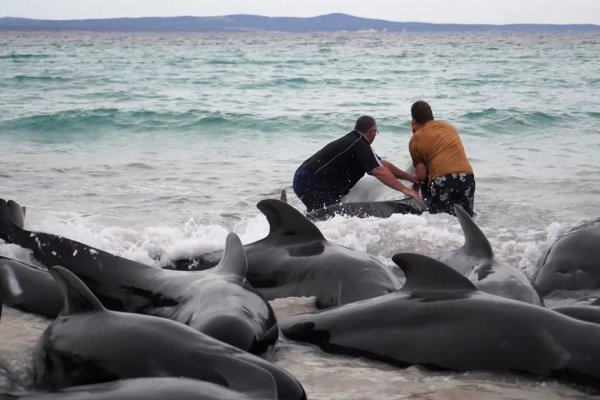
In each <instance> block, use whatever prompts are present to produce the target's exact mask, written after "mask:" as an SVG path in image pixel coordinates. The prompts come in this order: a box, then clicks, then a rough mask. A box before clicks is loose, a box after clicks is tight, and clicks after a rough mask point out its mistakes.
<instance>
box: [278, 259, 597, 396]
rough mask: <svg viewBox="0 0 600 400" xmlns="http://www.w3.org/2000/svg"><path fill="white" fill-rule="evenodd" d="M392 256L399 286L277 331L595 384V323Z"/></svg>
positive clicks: (353, 348)
mask: <svg viewBox="0 0 600 400" xmlns="http://www.w3.org/2000/svg"><path fill="white" fill-rule="evenodd" d="M393 260H394V262H395V263H396V264H397V265H398V266H399V267H400V268H401V269H402V271H403V272H404V274H405V276H406V284H405V285H404V287H403V288H402V289H401V290H400V291H398V292H396V293H390V294H387V295H383V296H379V297H376V298H372V299H367V300H364V301H360V302H356V303H353V304H347V305H344V306H340V307H336V308H332V309H328V310H321V311H318V312H314V313H311V314H303V315H296V316H291V317H287V318H284V319H282V320H281V321H280V327H281V329H282V333H283V334H284V335H285V336H286V337H288V338H290V339H294V340H300V341H304V342H309V343H313V344H316V345H318V346H319V347H321V348H322V349H323V350H325V351H329V352H333V353H341V354H349V355H353V356H356V355H360V356H365V357H369V358H373V359H377V360H381V361H384V362H389V363H392V364H395V365H399V366H408V365H414V364H418V365H423V366H426V367H429V368H432V369H445V370H454V371H474V370H482V371H501V372H519V373H526V374H532V375H536V376H541V377H548V378H557V379H561V380H564V381H567V382H575V383H577V384H581V385H585V386H586V387H590V388H593V389H594V390H598V389H600V368H598V365H600V340H598V338H600V325H596V324H591V323H586V322H582V321H578V320H576V319H573V318H570V317H567V316H565V315H561V314H559V313H557V312H555V311H552V310H549V309H546V308H543V307H540V306H536V305H532V304H528V303H525V302H521V301H515V300H510V299H505V298H502V297H499V296H494V295H490V294H488V293H484V292H481V291H479V290H477V288H476V287H475V286H474V285H473V283H472V282H470V281H469V280H468V279H467V278H466V277H464V276H463V275H461V274H459V273H458V272H456V271H455V270H454V269H452V268H450V267H449V266H447V265H445V264H443V263H441V262H439V261H437V260H434V259H432V258H428V257H425V256H422V255H418V254H396V255H395V256H394V257H393Z"/></svg>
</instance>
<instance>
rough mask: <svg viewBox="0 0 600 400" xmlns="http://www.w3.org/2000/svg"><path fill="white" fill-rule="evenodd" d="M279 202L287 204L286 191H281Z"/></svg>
mask: <svg viewBox="0 0 600 400" xmlns="http://www.w3.org/2000/svg"><path fill="white" fill-rule="evenodd" d="M279 200H281V201H283V202H284V203H287V202H288V201H287V193H286V192H285V189H281V195H280V196H279Z"/></svg>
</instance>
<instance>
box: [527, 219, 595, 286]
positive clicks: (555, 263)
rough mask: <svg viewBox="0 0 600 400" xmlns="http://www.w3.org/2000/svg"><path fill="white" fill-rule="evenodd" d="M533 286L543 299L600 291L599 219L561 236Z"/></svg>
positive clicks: (541, 261) (541, 264)
mask: <svg viewBox="0 0 600 400" xmlns="http://www.w3.org/2000/svg"><path fill="white" fill-rule="evenodd" d="M534 284H535V286H536V287H537V289H538V291H539V293H540V294H541V295H542V296H547V295H549V294H550V293H552V292H553V291H555V290H572V291H576V290H584V289H600V218H599V219H595V220H591V221H587V222H584V223H582V224H580V225H578V226H575V227H573V228H572V229H570V230H569V231H567V232H566V233H564V234H563V235H562V236H561V237H559V238H558V240H556V242H554V243H553V244H552V245H551V246H550V247H549V248H548V250H547V251H546V253H545V254H544V256H543V257H542V258H541V259H540V261H539V263H538V270H537V271H536V274H535V277H534Z"/></svg>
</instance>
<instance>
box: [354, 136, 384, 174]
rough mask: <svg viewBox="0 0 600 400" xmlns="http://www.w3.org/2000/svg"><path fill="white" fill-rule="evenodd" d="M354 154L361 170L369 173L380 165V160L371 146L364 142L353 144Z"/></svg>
mask: <svg viewBox="0 0 600 400" xmlns="http://www.w3.org/2000/svg"><path fill="white" fill-rule="evenodd" d="M354 154H355V155H356V158H357V160H358V163H359V164H360V165H361V167H362V169H363V171H365V172H366V173H370V172H371V171H373V170H374V169H375V168H377V167H380V166H382V165H383V164H381V161H379V157H378V156H377V154H375V152H374V151H373V149H372V148H371V146H369V145H368V144H367V143H366V142H362V141H361V143H360V144H359V145H358V146H355V149H354Z"/></svg>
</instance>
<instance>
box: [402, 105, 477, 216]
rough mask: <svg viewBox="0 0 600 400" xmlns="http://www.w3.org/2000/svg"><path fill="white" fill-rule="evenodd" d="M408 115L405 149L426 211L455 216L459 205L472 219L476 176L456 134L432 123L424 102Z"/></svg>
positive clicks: (444, 124) (441, 123) (446, 125)
mask: <svg viewBox="0 0 600 400" xmlns="http://www.w3.org/2000/svg"><path fill="white" fill-rule="evenodd" d="M410 113H411V116H412V122H411V128H412V131H413V136H412V138H411V139H410V142H409V144H408V148H409V151H410V156H411V157H412V161H413V165H414V166H415V172H416V175H417V178H418V179H419V180H420V181H421V182H422V184H421V196H422V197H423V201H424V202H425V204H427V207H428V209H429V212H431V213H440V212H445V213H448V214H452V215H454V204H458V205H460V206H461V207H462V208H463V209H464V210H465V211H466V212H468V213H469V215H471V216H472V215H473V203H474V200H475V176H474V175H473V168H471V164H470V163H469V160H468V158H467V154H466V153H465V149H464V147H463V144H462V141H461V140H460V137H459V136H458V132H456V129H454V127H453V126H452V125H451V124H449V123H448V122H445V121H438V120H434V118H433V112H432V111H431V107H430V106H429V104H427V103H426V102H425V101H417V102H415V103H414V104H413V105H412V107H411V109H410Z"/></svg>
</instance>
